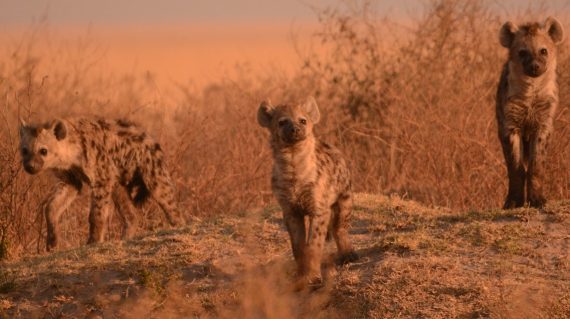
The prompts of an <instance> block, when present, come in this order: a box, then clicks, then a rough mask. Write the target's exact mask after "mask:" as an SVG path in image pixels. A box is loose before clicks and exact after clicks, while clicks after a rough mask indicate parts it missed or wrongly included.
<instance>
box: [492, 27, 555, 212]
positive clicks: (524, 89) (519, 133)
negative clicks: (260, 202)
mask: <svg viewBox="0 0 570 319" xmlns="http://www.w3.org/2000/svg"><path fill="white" fill-rule="evenodd" d="M563 33H564V31H563V29H562V25H561V24H560V22H558V21H557V20H556V19H554V18H552V17H549V18H547V19H546V21H544V23H542V24H540V23H527V24H523V25H519V26H515V25H514V24H513V23H511V22H507V23H505V24H504V25H503V27H502V28H501V31H500V42H501V45H502V46H504V47H506V48H508V49H509V60H508V61H507V63H506V64H505V66H504V68H503V73H502V75H501V79H500V82H499V87H498V90H497V106H496V111H497V122H498V127H499V139H500V141H501V145H502V147H503V154H504V156H505V161H506V164H507V170H508V176H509V191H508V195H507V198H506V200H505V204H504V208H505V209H507V208H514V207H521V206H523V205H524V204H525V203H526V202H529V203H530V206H532V207H542V206H544V204H545V203H546V198H545V197H544V194H543V189H542V179H543V175H544V166H545V156H546V147H547V144H548V140H549V137H550V133H551V132H552V129H553V128H552V122H553V118H554V113H555V112H556V108H557V107H558V84H557V82H556V55H557V52H556V46H557V45H558V44H559V43H560V42H561V41H562V39H563ZM525 185H526V199H525Z"/></svg>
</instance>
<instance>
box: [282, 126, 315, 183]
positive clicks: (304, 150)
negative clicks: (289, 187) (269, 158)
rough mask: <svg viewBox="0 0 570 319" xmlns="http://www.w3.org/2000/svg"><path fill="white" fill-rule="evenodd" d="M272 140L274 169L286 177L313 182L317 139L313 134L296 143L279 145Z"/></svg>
mask: <svg viewBox="0 0 570 319" xmlns="http://www.w3.org/2000/svg"><path fill="white" fill-rule="evenodd" d="M278 144H279V143H276V141H273V142H272V148H273V158H274V160H275V163H274V166H275V167H274V169H276V170H277V171H279V172H280V173H281V174H280V175H281V176H282V177H283V178H285V179H292V180H293V181H298V182H300V181H303V182H311V181H312V180H313V179H314V176H315V172H316V167H315V162H316V160H315V159H316V155H315V154H316V150H315V147H316V140H315V138H314V137H313V136H310V137H308V138H306V139H305V140H304V141H302V142H298V143H296V144H294V145H287V146H285V145H278Z"/></svg>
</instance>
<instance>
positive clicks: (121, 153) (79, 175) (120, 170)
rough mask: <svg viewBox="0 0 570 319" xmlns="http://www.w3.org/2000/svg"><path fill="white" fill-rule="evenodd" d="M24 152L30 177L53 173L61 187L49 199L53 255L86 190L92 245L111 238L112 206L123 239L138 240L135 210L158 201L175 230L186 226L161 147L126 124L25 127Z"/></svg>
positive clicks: (71, 122) (91, 121)
mask: <svg viewBox="0 0 570 319" xmlns="http://www.w3.org/2000/svg"><path fill="white" fill-rule="evenodd" d="M20 150H21V155H22V163H23V166H24V169H25V170H26V172H28V173H30V174H37V173H39V172H41V171H44V170H49V171H52V172H53V173H54V174H55V176H56V177H57V178H58V179H59V181H60V182H59V183H58V184H57V185H56V187H55V188H54V190H53V192H52V193H51V194H50V195H49V197H48V198H47V199H46V202H45V205H44V213H45V218H46V221H47V250H48V251H49V250H52V249H54V248H55V247H56V246H57V243H58V239H59V227H58V220H59V218H60V216H61V214H62V213H63V211H64V210H65V209H66V208H67V207H68V206H69V205H70V204H71V203H72V202H73V200H74V199H75V198H76V197H77V195H78V194H79V193H80V192H81V190H82V189H83V188H84V186H89V187H90V189H91V194H90V196H91V203H90V204H91V209H90V213H89V240H88V243H97V242H101V241H103V240H104V238H105V231H106V229H107V221H108V218H109V213H110V210H111V207H112V205H111V204H112V203H114V204H115V206H116V207H117V211H118V213H119V216H120V219H121V221H122V223H123V234H122V236H123V238H125V239H128V238H130V237H132V236H133V235H134V232H135V228H136V227H135V223H136V213H135V211H134V205H136V206H138V205H139V204H142V203H143V202H144V201H145V200H146V199H147V198H148V197H152V198H153V199H154V200H155V201H156V202H157V203H158V205H159V206H160V207H161V208H162V210H163V211H164V212H165V214H166V217H167V219H168V221H169V223H170V224H171V225H177V224H180V223H181V222H182V215H181V214H180V212H179V210H178V207H177V204H176V200H175V189H174V185H173V183H172V180H171V178H170V176H169V174H168V172H167V170H166V168H165V165H164V159H163V157H164V155H163V152H162V150H161V148H160V145H159V144H158V143H156V142H155V141H154V140H153V139H152V138H150V137H149V136H148V135H147V134H146V133H145V132H144V131H143V130H142V129H141V128H139V127H138V126H136V125H135V124H133V123H131V122H129V121H125V120H106V119H95V118H69V119H59V120H54V121H51V122H48V123H44V124H39V125H28V124H25V123H23V122H22V125H21V127H20Z"/></svg>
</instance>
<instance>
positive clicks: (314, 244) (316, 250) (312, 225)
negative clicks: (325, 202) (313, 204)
mask: <svg viewBox="0 0 570 319" xmlns="http://www.w3.org/2000/svg"><path fill="white" fill-rule="evenodd" d="M329 214H330V212H327V213H325V212H324V211H320V212H318V213H317V214H315V215H312V216H310V222H309V234H308V236H307V245H306V248H305V269H306V271H305V276H306V278H307V280H308V281H309V283H317V282H318V281H320V280H321V260H322V255H323V249H324V247H325V239H326V237H327V230H328V225H327V221H329V218H330V215H329Z"/></svg>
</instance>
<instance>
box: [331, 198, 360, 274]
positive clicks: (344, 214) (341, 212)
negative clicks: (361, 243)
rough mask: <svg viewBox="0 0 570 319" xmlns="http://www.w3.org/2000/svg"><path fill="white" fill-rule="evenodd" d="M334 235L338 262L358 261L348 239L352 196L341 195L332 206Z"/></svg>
mask: <svg viewBox="0 0 570 319" xmlns="http://www.w3.org/2000/svg"><path fill="white" fill-rule="evenodd" d="M332 211H333V216H332V220H331V222H332V234H333V237H334V240H335V242H336V246H337V248H338V255H339V256H338V262H339V263H341V264H345V263H349V262H352V261H355V260H357V259H358V255H357V254H356V252H355V251H354V249H353V248H352V244H351V243H350V239H349V238H348V224H349V220H350V215H351V213H352V197H351V195H350V194H341V195H340V196H339V198H338V200H337V202H336V203H334V205H333V206H332Z"/></svg>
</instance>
